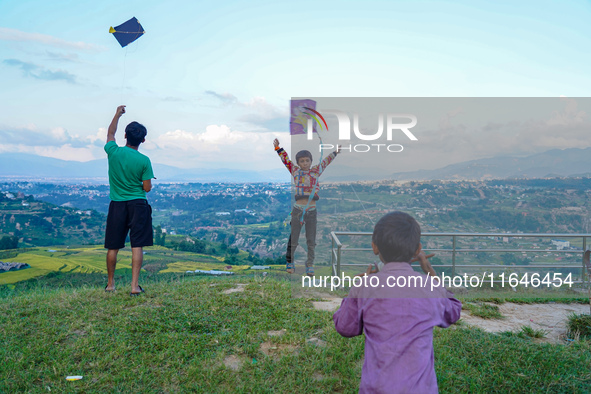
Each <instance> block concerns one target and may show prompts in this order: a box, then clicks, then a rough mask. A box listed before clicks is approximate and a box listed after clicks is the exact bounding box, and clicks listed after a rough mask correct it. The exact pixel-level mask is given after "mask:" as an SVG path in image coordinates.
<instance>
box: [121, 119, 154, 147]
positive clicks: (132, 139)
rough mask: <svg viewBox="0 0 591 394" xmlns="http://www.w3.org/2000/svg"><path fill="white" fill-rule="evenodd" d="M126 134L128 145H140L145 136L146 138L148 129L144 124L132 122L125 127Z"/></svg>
mask: <svg viewBox="0 0 591 394" xmlns="http://www.w3.org/2000/svg"><path fill="white" fill-rule="evenodd" d="M125 134H126V138H127V145H129V146H139V145H140V144H141V143H142V141H143V140H144V138H146V135H147V134H148V130H146V128H145V127H144V125H143V124H141V123H138V122H131V123H130V124H128V125H127V127H126V128H125Z"/></svg>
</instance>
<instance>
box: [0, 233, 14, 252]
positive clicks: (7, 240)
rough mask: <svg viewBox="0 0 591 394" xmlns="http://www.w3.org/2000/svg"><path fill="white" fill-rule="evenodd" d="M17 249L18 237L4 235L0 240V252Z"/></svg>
mask: <svg viewBox="0 0 591 394" xmlns="http://www.w3.org/2000/svg"><path fill="white" fill-rule="evenodd" d="M16 248H18V237H17V236H15V235H5V236H3V237H2V239H0V250H5V249H16Z"/></svg>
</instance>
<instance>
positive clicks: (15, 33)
mask: <svg viewBox="0 0 591 394" xmlns="http://www.w3.org/2000/svg"><path fill="white" fill-rule="evenodd" d="M0 41H17V42H35V43H38V44H43V45H48V46H52V47H56V48H62V49H74V50H80V51H86V52H103V51H105V50H106V48H104V47H102V46H100V45H94V44H88V43H85V42H80V41H79V42H71V41H66V40H62V39H61V38H57V37H53V36H49V35H46V34H39V33H28V32H24V31H20V30H16V29H9V28H7V27H0Z"/></svg>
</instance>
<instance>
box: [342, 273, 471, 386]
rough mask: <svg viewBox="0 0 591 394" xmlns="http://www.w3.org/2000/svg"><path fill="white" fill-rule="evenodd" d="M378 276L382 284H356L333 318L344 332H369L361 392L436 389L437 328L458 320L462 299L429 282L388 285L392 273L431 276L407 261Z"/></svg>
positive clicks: (347, 333) (349, 333) (347, 335)
mask: <svg viewBox="0 0 591 394" xmlns="http://www.w3.org/2000/svg"><path fill="white" fill-rule="evenodd" d="M374 275H376V276H377V277H378V278H379V279H380V288H379V289H371V288H369V287H359V288H356V287H352V288H351V292H350V293H349V297H347V298H345V299H343V302H342V303H341V307H340V308H339V310H338V311H337V312H336V313H335V314H334V316H333V319H334V323H335V328H336V330H337V331H338V332H339V334H341V335H342V336H344V337H354V336H357V335H361V334H362V333H363V332H365V360H364V363H363V369H362V372H361V384H360V386H359V392H360V393H437V392H438V389H437V376H436V375H435V364H434V354H433V327H435V326H439V327H449V325H450V324H453V323H455V322H456V321H458V320H459V318H460V311H461V310H462V303H461V302H460V301H458V300H457V299H455V298H453V294H452V293H450V292H448V291H447V290H445V288H443V287H439V288H435V289H433V291H431V288H430V286H426V287H420V286H416V287H413V288H411V289H409V288H408V287H407V288H401V287H388V286H386V283H387V282H386V281H387V279H388V277H391V276H394V277H398V276H405V277H407V278H408V277H411V276H420V277H423V278H424V279H425V280H427V279H428V278H427V275H424V274H419V273H418V272H415V271H414V270H413V269H412V267H411V266H410V264H408V263H388V264H386V265H385V266H384V268H383V270H382V271H380V272H378V273H377V274H374ZM372 276H373V275H372ZM382 284H383V285H384V287H381V285H382ZM410 297H412V298H410Z"/></svg>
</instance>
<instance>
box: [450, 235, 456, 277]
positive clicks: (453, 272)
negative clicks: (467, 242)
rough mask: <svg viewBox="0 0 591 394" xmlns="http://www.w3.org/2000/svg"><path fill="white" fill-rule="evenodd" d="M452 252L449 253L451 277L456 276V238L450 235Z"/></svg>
mask: <svg viewBox="0 0 591 394" xmlns="http://www.w3.org/2000/svg"><path fill="white" fill-rule="evenodd" d="M452 239H453V250H452V252H451V276H452V277H454V276H456V236H455V235H452Z"/></svg>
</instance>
